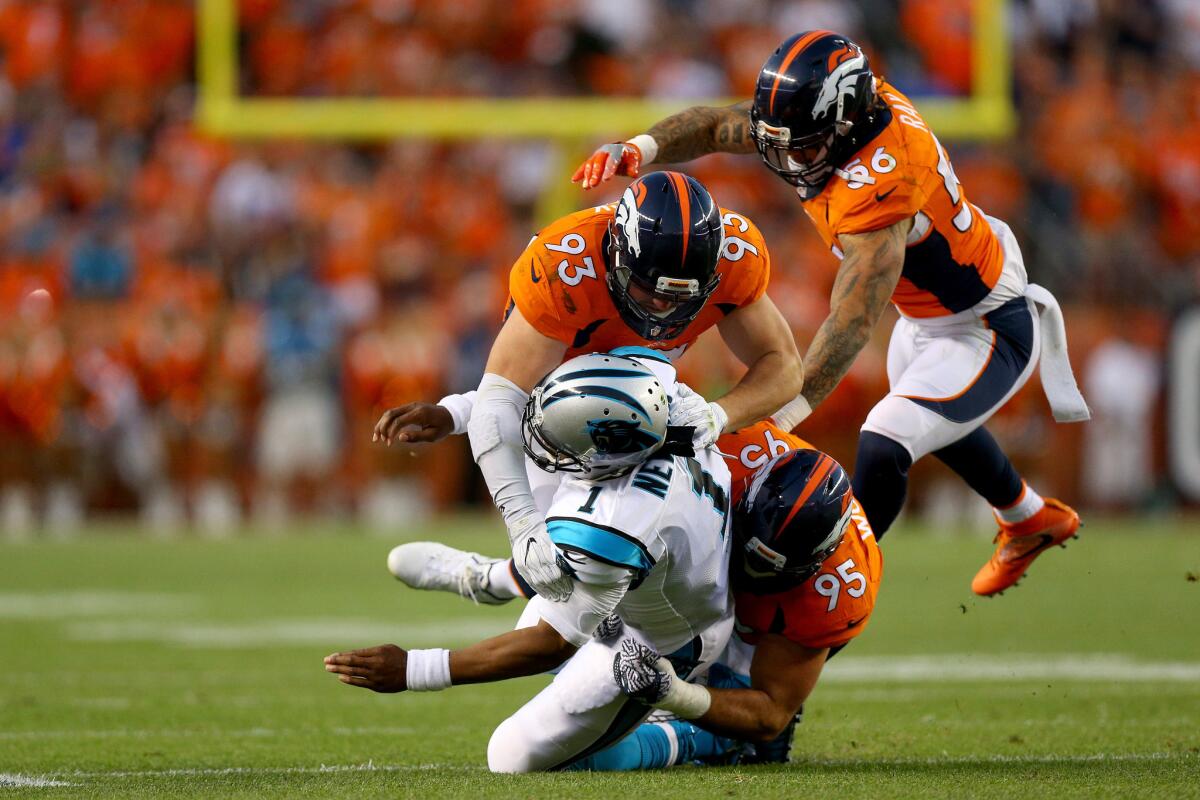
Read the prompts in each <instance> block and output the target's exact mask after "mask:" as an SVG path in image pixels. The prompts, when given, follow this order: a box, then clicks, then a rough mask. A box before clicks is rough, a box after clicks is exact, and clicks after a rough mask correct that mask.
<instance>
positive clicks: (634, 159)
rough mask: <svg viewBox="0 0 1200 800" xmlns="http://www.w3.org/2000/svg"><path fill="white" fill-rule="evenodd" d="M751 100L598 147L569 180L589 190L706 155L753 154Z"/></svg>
mask: <svg viewBox="0 0 1200 800" xmlns="http://www.w3.org/2000/svg"><path fill="white" fill-rule="evenodd" d="M753 152H754V140H753V139H751V138H750V101H749V100H747V101H746V102H744V103H737V104H735V105H732V106H729V107H727V108H712V107H710V106H694V107H693V108H689V109H687V110H686V111H680V112H679V113H678V114H675V115H674V116H670V117H667V118H666V119H664V120H662V121H660V122H658V123H656V124H655V125H654V127H653V128H651V129H650V131H649V133H641V134H638V135H637V136H635V137H633V138H632V139H630V140H629V141H627V142H609V143H608V144H604V145H600V147H599V148H598V149H597V150H596V152H594V153H592V154H591V156H589V157H588V158H587V160H585V161H584V162H583V163H582V164H580V165H579V168H578V169H576V170H575V174H574V175H572V176H571V180H572V181H574V182H575V183H578V184H580V185H581V186H582V187H583V188H584V189H593V188H595V187H597V186H599V185H600V184H602V183H604V182H605V181H607V180H611V179H612V177H613V176H614V175H628V176H629V177H631V178H636V177H637V176H638V175H639V174H640V172H641V169H642V165H643V164H649V163H651V162H654V161H660V162H663V163H667V164H678V163H680V162H682V161H691V160H692V159H693V158H699V157H700V156H704V155H708V154H709V153H753Z"/></svg>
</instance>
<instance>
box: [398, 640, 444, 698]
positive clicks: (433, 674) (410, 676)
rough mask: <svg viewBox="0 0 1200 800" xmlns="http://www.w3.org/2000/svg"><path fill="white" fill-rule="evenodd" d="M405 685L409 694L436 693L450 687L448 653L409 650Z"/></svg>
mask: <svg viewBox="0 0 1200 800" xmlns="http://www.w3.org/2000/svg"><path fill="white" fill-rule="evenodd" d="M404 675H405V684H406V685H407V686H408V690H409V691H410V692H438V691H441V690H442V689H445V688H447V687H448V686H450V651H449V650H444V649H442V648H440V647H438V648H434V649H432V650H409V651H408V666H407V668H406V669H405V673H404Z"/></svg>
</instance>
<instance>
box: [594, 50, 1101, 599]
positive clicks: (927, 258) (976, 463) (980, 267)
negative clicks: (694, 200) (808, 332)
mask: <svg viewBox="0 0 1200 800" xmlns="http://www.w3.org/2000/svg"><path fill="white" fill-rule="evenodd" d="M756 151H757V152H758V154H759V156H760V157H761V158H762V160H763V162H764V163H765V164H766V165H767V167H768V168H770V169H771V170H772V171H773V172H775V173H776V174H777V175H779V176H780V177H781V178H783V179H784V180H785V181H787V182H788V183H789V184H791V185H793V186H794V187H795V188H796V192H797V194H798V195H799V197H800V202H801V205H802V207H803V208H804V211H805V213H806V214H807V215H808V217H809V219H810V220H812V222H813V224H814V225H815V226H816V228H817V231H818V232H819V233H820V235H821V237H822V238H823V239H824V240H825V243H826V244H827V245H828V246H829V247H830V249H831V250H832V251H833V253H834V255H836V256H837V257H838V258H839V259H840V260H841V266H840V267H839V269H838V273H837V278H836V280H835V281H834V286H833V296H832V298H831V302H830V313H829V316H828V318H826V320H825V322H824V323H823V324H822V325H821V327H820V329H819V330H818V331H817V334H816V336H815V337H814V338H813V341H812V343H811V344H810V346H809V348H808V352H807V354H806V355H805V376H804V388H803V390H802V394H800V395H798V396H797V397H796V398H795V399H794V400H793V401H792V402H790V403H789V404H787V406H785V407H784V408H783V409H782V410H781V411H780V412H779V413H777V414H776V415H775V416H774V418H775V419H776V420H777V421H779V422H781V423H782V426H783V427H784V428H787V429H790V428H791V427H793V426H795V425H796V424H798V423H799V422H800V421H801V420H803V419H804V418H805V417H806V416H808V414H809V413H811V410H812V409H813V408H815V407H816V406H817V405H818V404H819V403H821V401H822V400H824V399H825V398H826V397H827V396H828V395H829V393H830V392H831V391H832V390H833V388H834V387H835V386H836V385H837V384H838V382H839V381H840V380H841V379H842V377H843V376H844V375H845V374H846V371H847V370H848V369H849V367H850V364H851V362H852V361H853V360H854V358H855V356H856V355H857V354H858V352H859V351H860V350H861V349H862V347H863V345H865V344H866V341H867V338H868V336H869V335H870V332H871V329H872V328H873V327H874V325H875V324H876V322H877V321H878V320H879V317H880V315H881V314H882V313H883V310H884V308H885V307H886V306H887V303H888V300H889V298H890V300H891V302H892V303H894V304H895V306H896V308H897V309H898V310H899V312H900V319H899V321H898V322H897V323H896V327H895V329H894V330H893V333H892V339H891V344H890V346H889V351H888V380H889V383H890V389H891V390H890V392H889V393H888V395H887V396H886V397H885V398H883V400H881V401H880V402H879V403H878V404H877V405H876V406H875V408H874V409H873V410H872V411H871V412H870V414H869V415H868V416H867V419H866V421H865V423H864V424H863V426H862V432H861V435H860V437H859V447H858V455H857V458H856V461H855V473H854V491H855V495H856V496H857V497H858V499H859V501H860V502H861V503H862V505H863V508H864V509H865V510H866V512H867V516H868V517H869V518H870V520H871V524H872V526H873V527H874V528H875V531H876V534H877V535H879V536H882V535H883V533H884V532H886V530H887V529H888V527H889V526H890V525H891V524H892V522H893V520H894V519H895V517H896V515H897V514H898V513H899V511H900V508H901V506H902V505H903V502H904V496H905V492H906V487H907V482H908V471H909V468H910V467H911V465H912V463H913V462H914V461H916V460H917V459H919V458H922V457H923V456H925V455H927V454H929V453H933V454H935V455H936V456H937V457H938V458H940V459H941V460H942V461H944V462H945V463H946V464H947V465H949V466H950V467H951V468H952V469H954V470H955V471H956V472H957V473H958V474H959V475H960V476H961V477H962V478H963V479H964V480H965V481H966V482H967V483H968V485H970V487H971V488H972V489H974V490H975V491H976V492H978V493H979V494H980V495H982V496H983V497H984V498H985V499H986V500H987V501H988V502H989V503H990V504H991V505H992V507H993V508H994V509H995V513H996V517H997V519H998V521H999V525H1000V532H999V534H998V535H997V537H996V542H997V545H998V546H997V548H996V550H995V552H994V554H993V556H992V558H991V560H990V561H989V562H988V563H987V564H986V565H985V566H984V567H983V568H982V569H981V570H980V571H979V573H978V574H977V575H976V576H975V579H974V581H973V582H972V589H973V590H974V591H975V592H976V593H978V594H980V595H993V594H996V593H998V592H1001V591H1003V590H1004V589H1006V588H1008V587H1009V586H1012V585H1013V584H1015V583H1016V582H1017V581H1018V580H1019V579H1020V578H1021V576H1022V575H1023V574H1024V573H1025V570H1026V569H1027V568H1028V567H1029V565H1030V564H1031V563H1032V561H1033V560H1034V558H1036V557H1037V556H1038V554H1040V553H1041V552H1043V551H1044V550H1045V549H1046V548H1048V547H1050V546H1052V545H1055V544H1062V543H1064V542H1065V541H1066V540H1067V539H1068V538H1070V537H1072V536H1074V535H1075V534H1076V531H1077V529H1078V527H1079V517H1078V515H1077V514H1076V513H1075V512H1074V511H1073V510H1072V509H1071V508H1069V507H1068V506H1066V505H1065V504H1063V503H1061V502H1059V501H1057V500H1054V499H1051V498H1046V499H1043V498H1042V497H1040V496H1039V495H1038V494H1037V492H1035V491H1034V490H1033V488H1032V487H1030V486H1029V485H1028V484H1027V483H1026V482H1025V481H1023V480H1022V479H1021V476H1020V475H1019V474H1018V473H1017V471H1016V470H1015V469H1014V468H1013V465H1012V464H1011V463H1010V462H1009V460H1008V457H1007V456H1005V454H1004V453H1003V451H1001V449H1000V447H999V445H998V444H997V443H996V441H995V440H994V439H993V438H992V437H991V435H990V434H989V433H988V432H987V430H986V429H984V428H983V423H984V422H986V421H987V420H988V419H989V418H990V417H991V415H992V414H993V413H995V411H996V410H997V409H998V408H999V407H1000V406H1002V405H1003V404H1004V403H1005V402H1006V401H1007V400H1008V399H1009V398H1010V397H1011V396H1012V395H1013V394H1014V393H1015V392H1016V391H1017V390H1018V389H1020V388H1021V386H1022V385H1024V383H1025V382H1026V381H1027V380H1028V378H1029V376H1030V375H1031V374H1032V373H1033V370H1034V367H1035V366H1037V365H1038V362H1039V359H1040V361H1041V378H1042V385H1043V388H1044V389H1045V391H1046V395H1047V398H1048V399H1049V400H1050V405H1051V408H1052V409H1053V411H1054V416H1055V418H1056V419H1057V420H1059V421H1076V420H1083V419H1087V418H1088V416H1089V413H1088V409H1087V406H1086V404H1085V403H1084V401H1083V398H1082V396H1080V394H1079V390H1078V388H1077V387H1076V385H1075V379H1074V376H1073V375H1072V373H1071V368H1070V363H1069V361H1068V360H1067V353H1066V333H1065V330H1064V327H1063V322H1062V313H1061V311H1060V310H1059V308H1058V304H1057V303H1056V302H1055V300H1054V297H1053V296H1052V295H1051V294H1050V293H1049V292H1047V291H1046V290H1045V289H1043V288H1041V287H1039V286H1036V285H1033V284H1030V283H1029V282H1028V279H1027V276H1026V273H1025V266H1024V263H1023V261H1022V258H1021V251H1020V249H1019V248H1018V246H1017V242H1016V239H1015V238H1014V236H1013V234H1012V231H1010V230H1009V228H1008V226H1007V225H1005V224H1004V223H1003V222H1001V221H1000V220H998V219H994V218H992V217H989V216H987V215H986V214H984V213H983V212H982V211H981V210H980V209H979V208H977V207H976V206H974V205H972V204H971V203H970V202H969V201H968V200H967V198H966V195H965V194H964V192H963V187H962V186H961V184H959V182H958V179H957V178H956V177H955V175H954V169H953V167H951V165H950V160H949V158H948V157H947V155H946V151H945V149H944V148H943V147H942V146H941V144H940V143H939V142H938V140H937V138H936V137H935V136H934V134H933V132H932V131H931V130H930V129H929V127H928V126H927V125H926V124H925V121H924V120H923V119H922V118H921V115H920V114H919V113H918V112H917V110H916V109H915V108H914V107H913V105H912V103H911V102H910V101H909V100H908V98H906V97H905V96H904V95H903V94H901V92H900V91H899V90H898V89H897V88H896V87H894V86H892V85H891V84H889V83H888V82H887V81H885V80H883V79H882V78H879V77H877V76H875V75H874V74H873V73H872V72H871V68H870V65H869V63H868V61H867V56H866V54H865V53H863V51H862V49H861V48H859V46H858V45H856V44H855V43H854V42H852V41H850V40H849V39H847V38H845V37H844V36H840V35H838V34H836V33H833V32H830V31H808V32H805V33H801V34H797V35H795V36H792V37H791V38H789V39H788V40H787V41H785V42H784V43H783V44H782V45H780V46H779V48H778V49H776V51H775V52H774V53H773V54H772V55H771V56H770V57H769V58H768V59H767V61H766V63H765V64H764V66H763V68H762V71H761V72H760V73H759V76H758V82H757V85H756V87H755V93H754V98H753V99H752V100H751V101H749V102H746V103H741V104H737V105H734V106H730V107H728V108H704V107H696V108H691V109H688V110H686V111H683V112H680V113H679V114H676V115H674V116H672V117H668V118H667V119H665V120H663V121H661V122H659V123H658V124H656V125H655V126H653V127H652V128H651V129H650V131H649V132H648V133H645V134H641V135H639V136H635V137H634V138H633V139H631V140H629V141H627V142H623V143H616V144H609V145H604V146H603V147H601V148H600V149H599V150H597V151H596V153H595V154H594V155H593V156H592V157H591V158H590V159H588V160H587V161H586V162H585V163H584V164H583V165H581V166H580V168H579V169H578V170H577V171H576V173H575V176H574V180H577V181H581V182H582V183H583V185H584V187H585V188H586V187H591V186H596V185H598V184H599V183H601V182H603V181H605V180H607V179H609V178H611V177H612V176H613V175H616V174H623V175H637V174H638V171H639V169H640V168H641V166H642V165H644V164H648V163H650V162H652V161H663V162H667V163H677V162H681V161H689V160H691V159H693V158H698V157H700V156H703V155H706V154H708V153H715V152H728V153H754V152H756Z"/></svg>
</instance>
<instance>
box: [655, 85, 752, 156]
mask: <svg viewBox="0 0 1200 800" xmlns="http://www.w3.org/2000/svg"><path fill="white" fill-rule="evenodd" d="M647 133H649V135H650V136H651V137H653V139H654V141H655V142H657V143H658V154H657V156H655V161H659V162H662V163H664V164H679V163H681V162H683V161H691V160H692V159H693V158H699V157H700V156H704V155H708V154H709V153H753V152H754V141H753V140H752V139H751V138H750V101H749V100H747V101H746V102H744V103H736V104H735V105H732V106H727V107H725V108H713V107H711V106H693V107H692V108H689V109H686V110H684V111H680V112H679V113H678V114H674V115H672V116H670V117H667V118H666V119H664V120H661V121H659V122H656V123H655V124H654V127H652V128H651V129H650V130H649V131H647Z"/></svg>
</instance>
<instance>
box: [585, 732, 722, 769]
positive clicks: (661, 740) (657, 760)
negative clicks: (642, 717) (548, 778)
mask: <svg viewBox="0 0 1200 800" xmlns="http://www.w3.org/2000/svg"><path fill="white" fill-rule="evenodd" d="M736 749H737V746H736V743H735V742H734V741H733V740H732V739H726V738H723V737H720V736H717V735H715V734H712V733H709V732H708V731H706V730H703V729H701V728H698V727H697V726H695V725H693V724H692V723H690V722H685V721H683V720H672V721H671V722H656V723H650V722H647V723H643V724H641V725H639V726H638V727H637V729H636V730H634V732H633V733H631V734H629V736H626V737H625V738H624V739H622V740H621V741H619V742H617V743H616V744H614V745H613V746H612V747H608V748H606V749H604V750H601V751H600V752H599V753H595V754H593V755H590V756H588V757H587V758H583V759H580V760H579V761H576V762H575V763H574V764H572V765H571V766H570V767H569V769H571V770H590V771H592V772H628V771H631V770H638V769H662V768H663V767H671V766H674V765H676V764H690V763H692V762H694V761H699V762H701V763H706V764H709V763H716V764H723V763H727V762H728V761H729V757H730V756H731V755H732V754H733V753H734V751H735V750H736Z"/></svg>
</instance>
